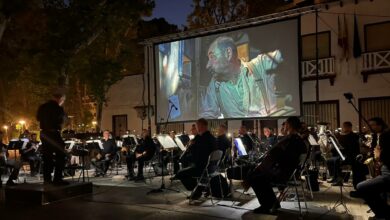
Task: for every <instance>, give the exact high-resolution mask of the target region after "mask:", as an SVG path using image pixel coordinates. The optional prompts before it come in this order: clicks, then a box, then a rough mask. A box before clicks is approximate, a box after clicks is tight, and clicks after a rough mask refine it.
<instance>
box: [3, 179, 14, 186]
mask: <svg viewBox="0 0 390 220" xmlns="http://www.w3.org/2000/svg"><path fill="white" fill-rule="evenodd" d="M5 185H6V186H16V185H17V184H16V183H14V181H12V180H8V181H7V183H6V184H5Z"/></svg>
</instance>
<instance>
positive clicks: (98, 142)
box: [85, 140, 104, 150]
mask: <svg viewBox="0 0 390 220" xmlns="http://www.w3.org/2000/svg"><path fill="white" fill-rule="evenodd" d="M85 143H87V144H92V143H97V144H98V145H99V148H100V149H101V150H103V149H104V148H103V143H102V142H101V141H100V140H88V141H86V142H85Z"/></svg>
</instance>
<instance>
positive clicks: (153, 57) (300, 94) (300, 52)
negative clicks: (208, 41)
mask: <svg viewBox="0 0 390 220" xmlns="http://www.w3.org/2000/svg"><path fill="white" fill-rule="evenodd" d="M301 17H302V16H301V15H297V16H292V17H288V18H281V19H277V20H271V21H266V22H262V23H259V24H248V25H242V26H239V27H234V28H231V29H228V30H224V29H221V28H220V30H218V29H216V30H215V31H213V32H212V33H210V34H198V35H192V36H188V37H181V38H172V39H170V40H165V41H158V42H157V41H156V42H153V43H152V44H151V45H152V61H153V72H154V80H153V83H154V103H155V106H154V107H155V114H154V119H155V120H154V122H155V125H162V124H175V123H192V122H196V121H197V120H198V119H194V120H180V121H169V119H167V120H165V121H161V122H158V119H157V116H158V111H157V108H158V102H157V93H158V91H159V90H157V73H158V70H157V65H156V46H158V45H160V44H164V43H171V42H175V41H182V40H187V39H192V38H198V37H205V36H211V35H217V34H221V33H228V32H232V31H237V30H242V29H245V28H253V27H260V26H265V25H269V24H274V23H279V22H284V21H289V20H296V21H297V35H298V36H297V45H298V48H297V50H298V74H297V75H298V83H299V91H298V94H299V108H300V109H299V114H297V115H291V116H297V117H302V115H303V114H302V108H303V100H302V65H301V63H302V44H301V43H302V42H301V36H302V34H301ZM149 90H150V88H149ZM149 92H150V91H149ZM288 117H290V116H276V117H268V116H265V117H238V118H221V119H214V118H213V119H206V120H208V121H219V120H227V121H235V120H279V119H286V118H288Z"/></svg>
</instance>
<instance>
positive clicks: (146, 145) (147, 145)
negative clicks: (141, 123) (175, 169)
mask: <svg viewBox="0 0 390 220" xmlns="http://www.w3.org/2000/svg"><path fill="white" fill-rule="evenodd" d="M155 152H156V146H155V144H154V142H153V139H152V138H151V137H150V133H149V130H147V129H143V130H142V139H141V140H140V144H139V145H138V146H137V147H136V148H135V151H134V152H129V153H128V154H127V156H126V163H127V172H128V179H129V180H135V181H140V180H144V179H145V178H144V175H143V169H144V163H145V161H148V160H151V159H152V157H153V156H154V154H155ZM136 161H138V173H137V176H135V173H134V164H135V162H136Z"/></svg>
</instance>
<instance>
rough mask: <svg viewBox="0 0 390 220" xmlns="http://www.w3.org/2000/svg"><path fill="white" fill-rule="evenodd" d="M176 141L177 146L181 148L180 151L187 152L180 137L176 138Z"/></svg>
mask: <svg viewBox="0 0 390 220" xmlns="http://www.w3.org/2000/svg"><path fill="white" fill-rule="evenodd" d="M175 141H176V144H177V146H178V147H179V148H180V150H182V151H185V150H186V148H185V147H184V144H183V142H182V141H181V140H180V138H179V137H176V138H175Z"/></svg>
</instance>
